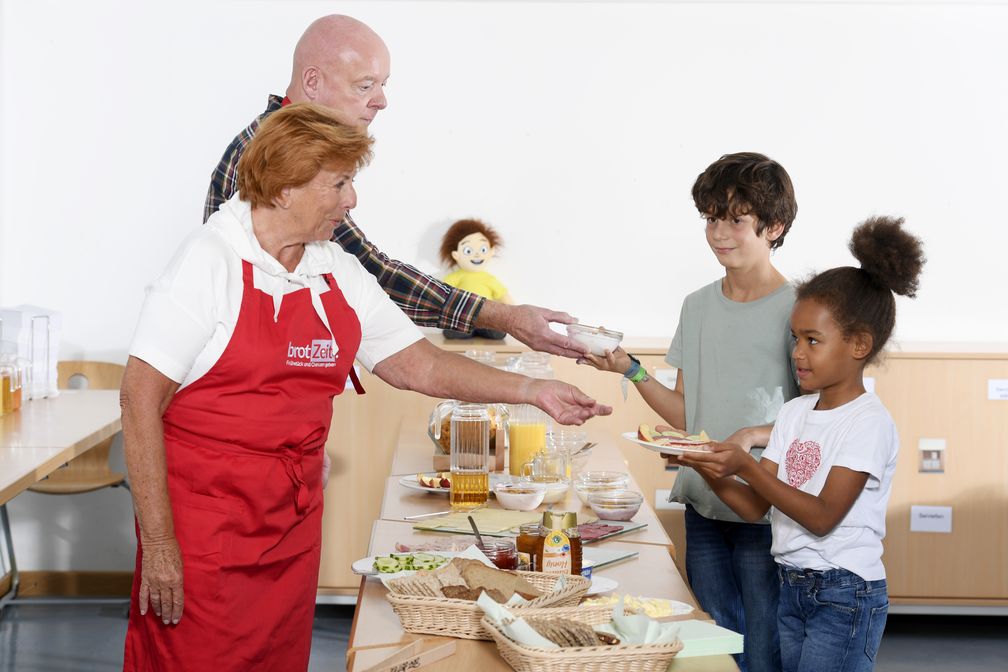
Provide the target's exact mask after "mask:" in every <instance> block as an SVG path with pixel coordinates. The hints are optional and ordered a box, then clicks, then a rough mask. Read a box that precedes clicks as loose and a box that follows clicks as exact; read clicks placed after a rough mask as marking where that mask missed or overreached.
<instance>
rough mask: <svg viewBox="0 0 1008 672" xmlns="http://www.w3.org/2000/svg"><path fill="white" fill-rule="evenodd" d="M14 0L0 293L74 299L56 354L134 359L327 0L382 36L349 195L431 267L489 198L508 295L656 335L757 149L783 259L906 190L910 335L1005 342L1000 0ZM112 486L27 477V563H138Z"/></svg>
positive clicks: (703, 274) (408, 253)
mask: <svg viewBox="0 0 1008 672" xmlns="http://www.w3.org/2000/svg"><path fill="white" fill-rule="evenodd" d="M0 2H2V4H0V12H2V13H0V19H2V48H0V67H2V85H0V143H2V147H3V154H2V157H3V158H2V164H0V246H2V249H0V305H11V304H17V303H22V302H31V303H36V304H41V305H45V306H51V307H54V308H59V309H61V310H63V311H64V324H65V339H64V343H63V344H62V348H63V349H62V353H61V354H62V355H63V356H66V357H78V356H80V357H87V358H95V359H110V360H118V361H124V360H125V353H126V349H127V346H128V343H129V339H130V336H131V332H132V328H133V324H134V321H135V319H136V315H137V311H138V309H139V307H140V303H141V300H142V297H143V287H144V285H145V283H147V282H148V281H150V280H151V279H152V278H153V277H154V276H155V275H156V274H157V272H158V271H159V270H160V269H161V268H162V267H163V265H164V264H165V263H166V261H167V260H168V258H169V256H170V255H171V253H172V251H173V250H174V249H175V247H176V245H177V244H178V243H179V241H180V240H181V239H182V238H183V237H184V236H185V235H186V234H187V233H188V232H190V231H192V230H193V229H194V228H195V227H197V226H198V225H199V222H200V215H201V207H202V202H203V197H204V194H205V190H206V186H207V178H208V175H209V173H210V171H211V169H212V168H213V166H214V164H215V163H216V161H217V159H218V158H219V156H220V154H221V152H222V150H223V148H224V146H225V145H226V144H227V142H228V141H229V140H230V138H231V137H232V136H233V135H234V134H235V133H236V132H237V131H238V130H240V129H241V128H242V127H243V126H244V125H245V124H246V123H248V121H249V120H251V119H252V117H254V116H255V115H256V114H257V113H258V112H259V111H261V109H262V108H263V107H264V106H265V101H266V94H267V93H271V92H274V93H279V92H282V90H283V89H284V88H285V86H286V83H287V78H288V76H289V67H290V66H289V58H290V52H291V49H292V47H293V44H294V42H295V41H296V40H297V38H298V36H299V35H300V33H301V31H302V30H303V29H304V27H305V26H306V25H307V24H308V23H309V22H310V21H311V20H312V19H313V18H315V17H317V16H320V15H322V14H325V13H329V12H333V11H341V12H345V13H348V14H352V15H354V16H357V17H359V18H361V19H363V20H365V21H366V22H368V23H369V24H371V25H372V26H373V27H374V28H375V29H376V30H377V31H378V32H379V33H380V34H381V35H383V37H384V38H385V39H386V41H387V43H388V45H389V47H390V49H391V51H392V55H393V61H392V71H393V75H392V78H391V80H390V82H389V85H388V89H387V92H388V95H389V99H390V107H389V109H387V110H385V111H384V112H382V113H381V114H380V115H379V117H378V120H377V121H376V122H375V123H374V124H373V125H372V131H373V133H374V135H375V136H376V138H377V139H378V143H377V147H376V158H375V161H374V163H373V165H372V166H371V167H369V168H368V169H366V171H365V172H363V173H362V174H361V175H360V176H359V177H358V181H357V185H358V191H359V203H360V204H359V207H358V209H357V210H356V211H355V213H354V216H355V219H356V220H357V221H358V223H360V224H361V225H362V227H363V228H364V230H365V231H366V232H367V233H368V234H369V235H370V237H371V238H372V239H373V240H374V241H376V242H377V243H378V244H379V246H380V247H382V248H383V249H384V250H385V251H386V252H388V253H389V254H391V255H393V256H397V257H398V258H400V259H404V260H410V261H412V262H414V263H416V264H417V265H418V266H420V267H422V268H424V269H426V270H428V271H438V268H437V266H436V259H435V251H436V247H437V241H438V239H439V237H440V235H441V232H442V231H443V230H444V228H445V226H446V225H447V224H448V223H450V222H451V221H452V220H453V219H455V218H457V217H461V216H470V215H473V216H479V217H482V218H484V219H486V220H487V221H488V222H490V223H492V224H494V225H495V226H496V227H498V228H499V230H500V231H501V232H502V233H503V236H504V239H505V243H506V249H505V251H504V257H503V259H502V260H501V262H500V263H499V265H498V267H497V273H498V275H499V276H500V277H501V279H502V280H503V281H504V282H505V284H507V285H508V286H509V288H510V289H511V293H512V294H513V295H514V296H515V297H516V298H518V299H519V300H521V301H528V302H534V303H539V304H542V305H548V306H551V307H556V308H561V309H565V310H568V311H570V312H572V313H574V314H576V315H578V316H579V317H580V318H581V319H582V320H583V321H585V322H588V323H598V322H603V323H604V324H606V325H607V326H609V327H612V328H618V329H622V330H623V331H625V332H627V333H630V334H634V335H641V336H646V335H655V336H670V335H671V333H672V332H673V330H674V328H675V324H676V320H677V317H678V310H679V305H680V302H681V300H682V298H683V296H684V295H685V294H686V293H687V292H688V291H690V290H692V289H694V288H696V287H698V286H699V285H701V284H704V283H706V282H708V281H710V280H712V279H713V278H714V277H716V276H717V274H718V272H719V267H718V266H717V264H716V262H715V261H714V259H713V257H712V255H711V254H710V252H709V251H708V250H707V249H706V245H705V243H704V240H703V236H702V228H701V226H702V225H701V223H700V220H699V218H698V217H697V214H696V212H695V211H694V209H693V207H692V203H691V201H690V197H689V189H690V186H691V184H692V181H693V179H694V178H695V176H696V175H697V173H699V172H700V171H701V170H702V169H703V168H704V167H705V166H706V165H707V164H708V163H710V162H711V161H713V160H714V159H716V158H717V157H718V156H719V155H721V154H723V153H726V152H733V151H741V150H756V151H761V152H764V153H767V154H769V155H770V156H772V157H774V158H776V159H778V160H779V161H780V162H781V163H783V165H784V166H785V167H786V168H787V169H788V170H789V171H790V173H791V175H792V177H793V179H794V182H795V185H796V190H797V194H798V200H799V214H798V219H797V220H796V222H795V224H794V228H793V229H792V231H791V233H790V234H789V236H788V239H787V243H786V245H785V246H784V247H783V249H782V250H781V251H780V252H779V253H778V254H777V256H776V258H775V263H777V264H778V266H779V267H780V269H781V270H782V271H783V272H784V273H785V274H787V275H791V276H795V275H801V274H804V273H806V272H807V271H809V270H812V269H816V268H824V267H829V266H834V265H840V264H848V263H850V257H849V255H848V253H847V252H846V241H847V239H848V236H849V233H850V231H851V228H852V227H853V226H854V225H855V224H856V223H857V222H858V221H859V220H861V219H863V218H864V217H865V216H867V215H870V214H879V213H885V214H898V215H904V216H906V217H907V221H908V225H909V227H910V228H911V229H912V230H913V231H915V232H917V233H919V234H920V235H922V236H923V237H924V239H925V242H926V245H927V252H928V257H929V263H928V266H927V268H926V270H925V275H924V277H923V281H922V284H921V289H920V296H919V298H918V299H917V300H916V301H901V302H900V310H901V313H900V317H899V326H898V332H897V335H898V337H899V338H900V339H902V340H904V341H1004V340H1008V311H1005V310H1004V309H1003V308H997V307H996V306H997V305H1003V300H1002V299H1000V298H998V296H999V293H1000V291H999V290H1000V289H1001V287H1002V286H1003V285H1004V283H1003V278H1004V267H1003V258H1004V252H1003V251H1004V250H1005V249H1008V226H1006V225H1005V224H1006V222H1005V221H1004V219H1005V218H1004V215H1003V214H1002V212H1001V207H1000V200H1001V195H1002V194H1003V193H1004V185H1005V183H1006V178H1008V169H1006V168H1005V159H1004V157H1005V156H1006V155H1008V132H1006V130H1005V121H1004V120H1005V119H1008V85H1006V80H1005V77H1004V67H1005V63H1008V42H1006V40H1005V39H1004V35H1005V28H1006V26H1008V6H1006V4H1005V3H999V2H995V3H967V2H925V3H913V2H887V3H878V4H873V3H866V2H860V3H856V2H842V1H837V2H806V3H770V2H755V1H752V2H736V3H717V2H708V3H685V2H643V3H620V2H555V3H546V2H543V3H538V2H535V3H534V2H474V1H470V2H408V3H407V2H343V3H329V2H280V1H278V0H276V1H259V2H236V1H232V2H225V1H222V0H203V1H202V2H199V3H198V4H197V3H189V2H178V1H176V2H170V3H168V2H165V3H158V4H154V3H149V4H141V3H135V2H125V1H111V0H104V1H101V0H94V1H91V2H87V3H63V2H52V1H50V2H44V1H40V0H0ZM981 295H986V300H985V301H983V303H981V300H980V298H979V296H981ZM124 496H125V493H123V492H121V491H118V492H115V491H113V492H102V493H95V494H93V495H88V496H86V497H90V498H91V499H92V500H93V502H88V501H86V500H85V498H79V499H75V500H74V501H73V503H66V501H62V502H61V501H56V502H54V500H57V498H43V497H41V496H36V495H25V496H22V497H19V498H18V499H17V500H16V501H15V503H14V505H13V506H12V515H13V516H14V517H15V519H16V520H17V521H18V522H17V530H16V532H17V535H18V543H19V552H20V553H21V556H22V557H21V560H22V563H23V565H24V566H25V567H29V568H42V567H53V568H59V567H67V566H73V567H74V568H78V569H110V568H112V569H114V568H128V567H129V566H130V564H131V561H132V555H131V553H132V551H131V549H130V542H129V536H130V534H131V521H130V519H129V514H128V513H127V512H123V510H122V507H121V506H120V505H121V499H120V498H122V497H124ZM43 500H45V501H43ZM102 507H105V508H104V509H103V508H102ZM78 509H80V510H83V511H85V514H83V515H82V516H79V517H78V518H87V519H94V518H96V517H97V516H94V515H89V514H88V512H90V511H92V510H101V511H103V512H107V513H108V514H109V515H112V516H118V517H119V518H120V519H121V520H119V521H118V522H119V523H121V524H119V525H118V526H117V525H107V524H102V525H100V526H99V525H95V526H94V527H93V528H89V527H88V526H86V525H84V524H83V523H82V521H81V520H79V519H73V520H71V519H70V518H68V517H67V516H69V513H68V511H76V510H78ZM39 511H41V513H39ZM103 515H104V513H103ZM60 520H68V521H71V522H72V523H73V525H67V526H66V527H60V525H61V523H58V522H53V521H60ZM78 526H83V527H84V533H83V534H81V533H80V532H78ZM54 527H55V528H58V529H59V530H60V534H61V535H62V536H59V537H58V540H55V541H54V540H53V539H51V538H50V537H51V535H50V532H51V531H52V530H53V528H54ZM81 536H82V537H83V539H84V541H83V542H82V540H81V539H80V537H81ZM43 539H45V541H43ZM88 539H91V540H92V541H90V542H87V541H86V540H88ZM71 542H73V543H71ZM81 543H84V545H85V547H87V544H88V543H90V544H91V546H93V547H94V549H97V550H94V552H89V551H87V550H85V551H81ZM106 546H108V548H109V549H110V550H105V547H106ZM92 550H93V549H92ZM71 552H72V553H73V554H74V555H73V558H71V556H70V554H71Z"/></svg>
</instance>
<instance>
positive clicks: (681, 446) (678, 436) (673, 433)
mask: <svg viewBox="0 0 1008 672" xmlns="http://www.w3.org/2000/svg"><path fill="white" fill-rule="evenodd" d="M623 438H624V439H626V440H627V441H633V442H634V443H637V444H640V445H642V446H644V447H645V448H647V449H648V450H653V451H655V452H656V453H662V454H663V455H682V454H683V453H697V452H702V453H706V452H709V451H710V448H709V445H710V444H711V438H710V437H709V436H707V433H706V432H700V433H699V434H687V433H686V432H683V431H681V430H678V429H675V428H674V427H669V426H667V425H655V426H654V427H651V426H649V425H641V426H640V427H639V428H638V429H637V431H636V432H623Z"/></svg>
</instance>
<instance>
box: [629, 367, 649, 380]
mask: <svg viewBox="0 0 1008 672" xmlns="http://www.w3.org/2000/svg"><path fill="white" fill-rule="evenodd" d="M637 366H638V368H637V371H636V372H635V373H634V374H633V375H632V376H630V377H629V378H630V382H631V383H640V382H643V381H645V380H647V378H648V375H647V369H645V368H644V367H643V366H640V365H639V364H638V365H637Z"/></svg>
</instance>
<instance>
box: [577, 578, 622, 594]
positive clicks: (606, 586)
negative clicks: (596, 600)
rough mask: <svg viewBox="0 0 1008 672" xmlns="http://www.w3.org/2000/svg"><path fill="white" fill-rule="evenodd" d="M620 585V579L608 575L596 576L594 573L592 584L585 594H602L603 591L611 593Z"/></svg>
mask: <svg viewBox="0 0 1008 672" xmlns="http://www.w3.org/2000/svg"><path fill="white" fill-rule="evenodd" d="M617 586H619V581H617V580H616V579H610V578H609V577H608V576H596V575H595V574H592V578H591V586H589V587H588V592H587V593H585V595H601V594H602V593H609V592H612V591H614V590H616V587H617Z"/></svg>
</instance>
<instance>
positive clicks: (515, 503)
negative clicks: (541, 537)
mask: <svg viewBox="0 0 1008 672" xmlns="http://www.w3.org/2000/svg"><path fill="white" fill-rule="evenodd" d="M546 490H547V488H546V484H545V483H533V482H532V481H517V482H513V483H498V484H497V485H496V486H495V487H494V494H495V495H497V501H498V502H500V505H501V506H502V507H504V508H505V509H510V510H512V511H531V510H532V509H534V508H536V507H537V506H539V505H540V504H542V502H543V498H545V497H546Z"/></svg>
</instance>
